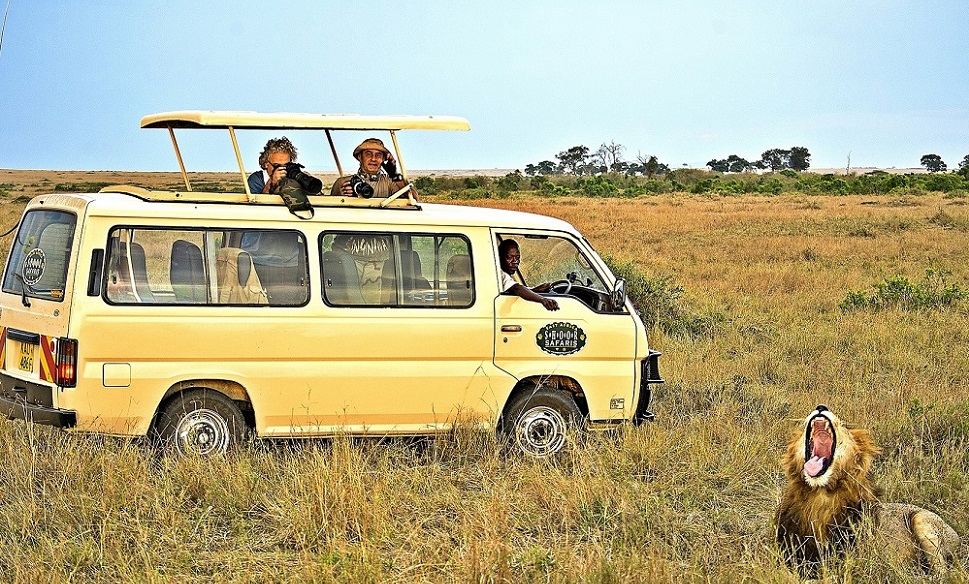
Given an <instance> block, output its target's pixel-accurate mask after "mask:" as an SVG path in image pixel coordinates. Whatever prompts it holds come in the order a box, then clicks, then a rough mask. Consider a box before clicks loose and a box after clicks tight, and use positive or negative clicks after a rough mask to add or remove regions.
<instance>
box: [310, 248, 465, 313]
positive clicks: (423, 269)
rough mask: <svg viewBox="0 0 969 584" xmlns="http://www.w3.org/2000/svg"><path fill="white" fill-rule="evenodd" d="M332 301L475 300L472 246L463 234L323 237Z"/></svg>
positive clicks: (419, 303) (441, 304)
mask: <svg viewBox="0 0 969 584" xmlns="http://www.w3.org/2000/svg"><path fill="white" fill-rule="evenodd" d="M320 257H321V259H322V264H323V265H322V266H321V268H322V273H323V299H324V300H325V301H326V303H327V304H330V305H331V306H374V307H388V306H390V307H423V308H428V307H434V308H465V307H468V306H471V304H472V303H473V302H474V277H473V272H472V269H471V246H470V243H469V242H468V240H467V239H466V238H465V237H464V236H462V235H457V234H423V233H375V232H340V233H332V232H331V233H324V234H323V236H322V237H321V239H320Z"/></svg>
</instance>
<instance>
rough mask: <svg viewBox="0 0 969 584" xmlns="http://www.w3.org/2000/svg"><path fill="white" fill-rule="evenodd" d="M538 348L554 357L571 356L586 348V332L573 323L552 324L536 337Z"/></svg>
mask: <svg viewBox="0 0 969 584" xmlns="http://www.w3.org/2000/svg"><path fill="white" fill-rule="evenodd" d="M535 343H536V344H537V345H538V348H540V349H541V350H543V351H545V352H546V353H550V354H552V355H571V354H572V353H577V352H579V351H581V350H582V347H584V346H585V331H584V330H582V329H581V328H579V327H578V326H576V325H574V324H572V323H571V322H552V323H549V324H547V325H545V326H543V327H542V328H541V329H539V331H538V334H536V335H535Z"/></svg>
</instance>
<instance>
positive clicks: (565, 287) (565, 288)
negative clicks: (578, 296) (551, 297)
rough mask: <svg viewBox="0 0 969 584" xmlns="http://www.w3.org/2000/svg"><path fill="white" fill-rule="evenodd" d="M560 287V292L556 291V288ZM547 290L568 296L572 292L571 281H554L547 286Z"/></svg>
mask: <svg viewBox="0 0 969 584" xmlns="http://www.w3.org/2000/svg"><path fill="white" fill-rule="evenodd" d="M559 287H562V288H563V289H562V290H556V288H559ZM549 290H551V291H552V292H555V293H556V294H568V293H569V292H570V291H571V290H572V281H571V280H556V281H554V282H552V284H551V285H550V286H549Z"/></svg>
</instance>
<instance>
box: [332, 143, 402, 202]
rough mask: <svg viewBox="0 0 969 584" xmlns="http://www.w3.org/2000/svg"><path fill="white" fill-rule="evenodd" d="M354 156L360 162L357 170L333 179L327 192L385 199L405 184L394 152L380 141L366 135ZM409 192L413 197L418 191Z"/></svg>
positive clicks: (335, 194) (336, 195)
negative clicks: (331, 185) (351, 173)
mask: <svg viewBox="0 0 969 584" xmlns="http://www.w3.org/2000/svg"><path fill="white" fill-rule="evenodd" d="M353 157H354V158H356V159H357V160H358V161H359V162H360V168H359V169H358V170H357V173H356V174H353V175H350V176H341V177H340V178H338V179H336V182H334V183H333V187H331V188H330V195H332V196H335V197H338V196H345V197H360V198H364V199H369V198H370V197H377V198H387V197H389V196H391V195H393V194H394V193H396V192H397V191H399V190H400V189H402V188H404V187H405V186H406V185H407V183H406V182H405V181H404V177H403V175H401V174H400V173H399V172H398V171H397V161H396V160H395V159H394V155H393V154H391V152H390V150H387V147H386V146H384V143H383V142H382V141H381V140H379V139H377V138H367V139H366V140H364V141H363V142H361V143H360V145H359V146H357V147H356V148H354V149H353ZM412 188H413V187H412ZM411 192H412V194H413V196H414V198H415V199H416V198H417V193H416V192H414V191H413V190H412V191H411Z"/></svg>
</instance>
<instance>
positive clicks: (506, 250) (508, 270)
mask: <svg viewBox="0 0 969 584" xmlns="http://www.w3.org/2000/svg"><path fill="white" fill-rule="evenodd" d="M521 258H522V255H521V250H520V249H519V248H518V242H517V241H515V240H514V239H505V240H502V242H501V243H500V244H498V261H499V263H500V264H501V293H502V294H505V295H511V296H519V297H521V298H524V299H525V300H528V301H531V302H538V303H539V304H541V305H542V306H544V307H545V308H546V310H558V309H559V303H558V302H556V301H555V299H554V298H547V297H545V296H542V295H540V294H539V292H548V291H549V290H550V289H551V288H552V284H550V283H549V282H544V283H542V284H539V285H538V286H535V287H534V288H529V287H528V286H525V285H524V284H519V283H518V281H517V280H515V277H514V276H515V272H517V271H518V264H519V263H520V262H521Z"/></svg>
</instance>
